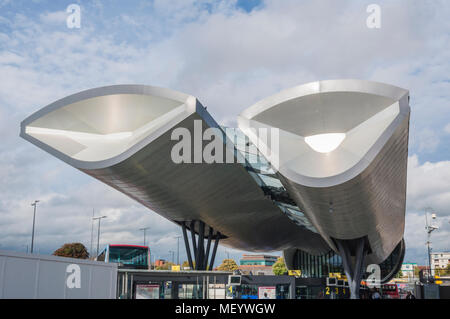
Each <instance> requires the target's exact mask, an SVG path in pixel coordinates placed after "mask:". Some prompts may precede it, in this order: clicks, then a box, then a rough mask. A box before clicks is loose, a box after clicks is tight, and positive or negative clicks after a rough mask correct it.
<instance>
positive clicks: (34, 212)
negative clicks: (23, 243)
mask: <svg viewBox="0 0 450 319" xmlns="http://www.w3.org/2000/svg"><path fill="white" fill-rule="evenodd" d="M37 203H39V201H38V200H35V201H34V203H32V204H31V206H34V210H33V230H32V231H31V253H33V247H34V224H35V220H36V206H37Z"/></svg>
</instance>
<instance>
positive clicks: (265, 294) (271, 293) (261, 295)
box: [258, 286, 277, 299]
mask: <svg viewBox="0 0 450 319" xmlns="http://www.w3.org/2000/svg"><path fill="white" fill-rule="evenodd" d="M258 299H277V293H276V287H275V286H270V287H258Z"/></svg>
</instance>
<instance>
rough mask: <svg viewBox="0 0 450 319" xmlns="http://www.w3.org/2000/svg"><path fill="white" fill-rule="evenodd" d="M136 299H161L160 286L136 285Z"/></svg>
mask: <svg viewBox="0 0 450 319" xmlns="http://www.w3.org/2000/svg"><path fill="white" fill-rule="evenodd" d="M136 299H159V285H147V284H138V285H136Z"/></svg>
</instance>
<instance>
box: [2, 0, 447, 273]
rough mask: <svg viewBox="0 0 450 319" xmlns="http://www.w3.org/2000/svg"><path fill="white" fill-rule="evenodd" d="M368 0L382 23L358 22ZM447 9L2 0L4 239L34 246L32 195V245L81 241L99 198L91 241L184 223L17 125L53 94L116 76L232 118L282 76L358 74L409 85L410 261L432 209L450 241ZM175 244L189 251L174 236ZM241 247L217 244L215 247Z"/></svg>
mask: <svg viewBox="0 0 450 319" xmlns="http://www.w3.org/2000/svg"><path fill="white" fill-rule="evenodd" d="M372 3H376V4H378V5H379V6H380V8H381V26H380V28H368V27H367V24H366V20H367V18H368V16H369V15H370V13H368V12H367V10H366V9H367V6H368V5H369V4H372ZM70 4H78V5H80V8H81V23H80V28H68V26H67V23H66V19H67V17H68V16H69V13H67V12H66V8H67V7H68V6H69V5H70ZM449 17H450V2H448V1H447V0H429V1H427V0H403V1H400V0H389V1H378V0H370V1H364V0H354V1H347V0H342V1H333V0H329V1H325V0H314V1H313V0H305V1H301V0H282V1H280V0H248V1H245V0H238V1H236V0H230V1H215V0H198V1H196V0H154V1H142V0H130V1H119V0H109V1H99V0H91V1H74V0H71V1H63V0H58V1H40V0H27V1H20V0H14V1H12V0H0V136H1V143H0V249H9V250H16V251H23V252H25V251H27V249H29V247H30V244H31V227H32V216H33V208H32V207H31V206H30V204H31V203H32V202H33V201H34V200H36V199H38V200H40V202H39V203H38V207H37V216H36V233H35V252H39V253H42V254H48V253H51V252H53V251H54V250H55V249H57V248H59V247H60V246H61V245H62V244H64V243H66V242H82V243H84V244H85V245H86V246H87V247H88V248H89V249H90V247H91V227H92V222H91V218H92V214H93V210H94V213H95V215H96V216H100V215H106V216H108V217H107V218H106V219H103V220H102V224H101V238H100V246H104V245H105V244H107V243H122V244H142V243H143V232H142V231H140V230H139V229H140V228H143V227H146V226H148V227H150V228H149V230H148V231H147V243H148V244H149V245H150V246H151V247H152V253H153V254H154V256H155V257H157V258H163V259H169V260H170V259H171V253H169V251H174V252H175V254H176V251H177V239H176V236H179V235H181V231H180V229H179V227H177V226H176V225H174V224H173V223H171V222H169V221H167V220H166V219H164V218H163V217H161V216H159V215H158V214H156V213H154V212H151V211H149V210H148V209H147V208H145V207H143V206H141V205H140V204H138V203H136V202H134V201H133V200H131V199H129V198H128V197H126V196H125V195H123V194H121V193H119V192H118V191H115V190H113V189H112V188H110V187H109V186H107V185H105V184H102V183H101V182H99V181H97V180H94V179H93V178H91V177H89V176H87V175H85V174H83V173H81V172H79V171H77V170H76V169H74V168H73V167H71V166H69V165H67V164H65V163H63V162H62V161H60V160H58V159H56V158H54V157H53V156H51V155H49V154H47V153H45V152H44V151H42V150H41V149H38V148H37V147H35V146H34V145H32V144H30V143H28V142H26V141H25V140H23V139H21V138H20V137H19V125H20V122H21V121H22V120H23V119H24V118H26V117H27V116H28V115H30V114H31V113H33V112H35V111H37V110H38V109H41V108H42V107H44V106H46V105H47V104H49V103H51V102H54V101H56V100H57V99H60V98H62V97H64V96H67V95H69V94H73V93H76V92H79V91H82V90H85V89H89V88H93V87H100V86H105V85H113V84H147V85H153V86H161V87H168V88H171V89H174V90H177V91H181V92H185V93H188V94H191V95H194V96H196V97H197V98H198V99H199V100H200V101H201V102H202V104H203V105H205V106H207V107H208V111H209V112H210V113H211V114H212V116H213V117H214V118H215V119H216V120H217V121H218V122H219V123H221V124H224V125H229V126H233V127H235V126H236V117H237V115H238V114H239V113H240V112H241V111H243V110H244V109H246V108H247V107H249V106H250V105H252V104H253V103H255V102H257V101H258V100H260V99H262V98H265V97H267V96H270V95H272V94H275V93H277V92H279V91H280V90H282V89H285V88H289V87H293V86H296V85H300V84H304V83H307V82H311V81H317V80H327V79H340V78H356V79H365V80H373V81H380V82H386V83H389V84H392V85H396V86H399V87H402V88H406V89H408V90H409V91H410V94H411V102H410V105H411V123H410V140H409V159H408V187H407V210H406V226H405V241H406V246H407V252H406V257H405V261H408V262H417V263H419V264H425V262H426V246H425V242H426V240H427V239H426V232H425V212H426V211H427V210H428V211H431V210H433V212H434V213H435V214H436V216H437V218H436V221H435V224H436V225H437V226H439V229H438V230H435V231H434V232H433V234H432V243H433V244H432V245H433V250H434V251H442V250H444V251H449V250H450V247H449V246H450V239H449V238H450V105H449V101H450V19H449ZM96 227H97V226H96V225H95V229H96ZM399 231H400V230H399ZM95 245H96V239H95V240H94V250H95ZM179 251H180V260H185V259H186V257H185V251H184V247H183V242H182V241H181V240H180V250H179ZM242 253H243V252H242V251H237V250H234V249H230V248H226V247H222V246H220V247H219V250H218V256H217V258H216V260H217V261H219V262H220V261H221V260H222V259H223V258H225V257H227V256H230V257H232V258H235V259H236V260H238V259H239V258H240V256H241V255H242ZM275 254H279V252H275ZM216 265H217V262H216Z"/></svg>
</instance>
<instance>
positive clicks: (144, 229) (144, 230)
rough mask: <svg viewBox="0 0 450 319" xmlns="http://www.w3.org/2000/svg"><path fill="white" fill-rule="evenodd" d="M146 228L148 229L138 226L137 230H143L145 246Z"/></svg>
mask: <svg viewBox="0 0 450 319" xmlns="http://www.w3.org/2000/svg"><path fill="white" fill-rule="evenodd" d="M147 229H150V227H144V228H139V230H142V231H143V232H144V246H145V234H146V232H147Z"/></svg>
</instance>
